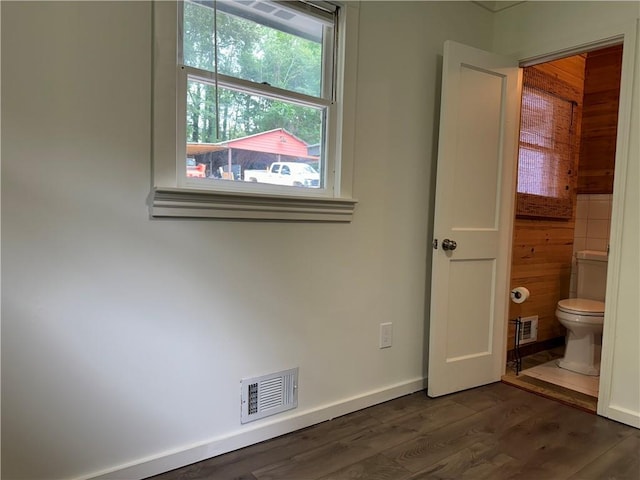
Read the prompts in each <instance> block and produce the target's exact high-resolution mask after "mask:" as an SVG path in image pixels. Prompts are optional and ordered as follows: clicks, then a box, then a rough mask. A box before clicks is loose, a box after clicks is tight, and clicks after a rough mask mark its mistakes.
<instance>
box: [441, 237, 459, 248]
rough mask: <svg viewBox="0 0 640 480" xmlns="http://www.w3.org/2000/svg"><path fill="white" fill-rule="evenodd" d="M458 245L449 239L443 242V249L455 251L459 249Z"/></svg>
mask: <svg viewBox="0 0 640 480" xmlns="http://www.w3.org/2000/svg"><path fill="white" fill-rule="evenodd" d="M457 246H458V244H457V243H456V242H454V241H453V240H449V239H448V238H445V239H444V240H443V241H442V249H443V250H455V249H456V248H457Z"/></svg>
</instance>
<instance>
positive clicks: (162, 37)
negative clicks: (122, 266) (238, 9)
mask: <svg viewBox="0 0 640 480" xmlns="http://www.w3.org/2000/svg"><path fill="white" fill-rule="evenodd" d="M339 6H340V8H341V13H340V15H339V17H338V18H339V20H338V25H337V35H336V37H337V42H338V48H336V56H337V58H336V61H335V65H334V68H335V73H334V75H335V78H336V91H335V99H334V100H333V101H332V108H330V109H328V111H329V112H331V113H330V114H329V115H328V118H327V120H326V121H327V123H328V124H329V125H328V126H327V129H328V131H330V129H331V128H333V129H334V130H335V134H333V135H328V137H330V138H328V139H327V143H326V146H325V148H326V154H325V162H326V164H325V165H326V167H325V170H326V174H325V182H327V183H325V188H324V189H303V188H300V189H298V188H295V189H294V188H291V187H281V186H277V185H269V184H259V185H260V186H259V188H255V187H256V184H255V183H253V184H249V183H248V184H246V185H245V184H242V185H236V186H232V187H229V185H225V184H226V183H227V182H198V181H193V180H192V179H188V178H187V177H186V169H185V161H184V160H183V159H185V158H186V128H185V127H184V126H182V125H181V124H180V123H179V122H182V123H185V124H186V121H185V119H186V86H187V85H186V82H187V74H188V69H189V67H183V66H182V65H180V64H179V57H178V53H179V52H178V46H179V45H178V35H179V33H180V32H181V26H180V25H179V21H180V20H181V15H180V8H181V7H180V5H179V4H178V2H173V1H172V2H167V1H154V2H153V92H152V95H153V112H152V188H151V194H150V198H149V208H150V215H151V217H152V218H156V217H188V218H223V219H226V218H234V219H247V220H252V219H253V220H288V221H290V220H293V221H321V222H350V221H351V220H352V216H353V211H354V208H355V204H356V203H357V200H355V199H354V198H353V196H352V184H353V151H354V129H355V122H354V120H355V78H356V71H355V68H356V65H357V61H356V56H357V28H358V22H357V20H358V11H357V9H358V8H359V7H358V5H357V3H354V2H346V3H344V4H340V5H339ZM219 78H221V79H222V80H224V78H223V77H221V76H219ZM236 81H237V80H236ZM222 83H223V82H220V83H219V84H220V85H222ZM266 88H267V90H268V91H269V92H270V93H273V95H274V96H277V95H278V94H279V93H278V90H280V89H277V88H275V87H266ZM183 93H184V95H183ZM181 95H182V96H183V97H185V98H184V99H182V98H181ZM181 132H182V133H181ZM328 182H331V184H329V183H328ZM203 183H204V184H203ZM207 183H208V184H207ZM229 183H231V182H229ZM238 183H240V182H238ZM242 183H243V182H242ZM238 187H239V188H238Z"/></svg>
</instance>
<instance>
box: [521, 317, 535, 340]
mask: <svg viewBox="0 0 640 480" xmlns="http://www.w3.org/2000/svg"><path fill="white" fill-rule="evenodd" d="M520 321H521V322H522V324H521V325H520V345H523V344H525V343H531V342H535V341H536V340H537V339H538V316H537V315H534V316H533V317H522V318H521V319H520Z"/></svg>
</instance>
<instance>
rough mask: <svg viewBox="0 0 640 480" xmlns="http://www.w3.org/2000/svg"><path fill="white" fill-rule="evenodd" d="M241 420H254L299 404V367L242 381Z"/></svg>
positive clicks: (244, 421)
mask: <svg viewBox="0 0 640 480" xmlns="http://www.w3.org/2000/svg"><path fill="white" fill-rule="evenodd" d="M241 384H242V393H241V406H242V412H241V415H240V421H241V422H242V423H247V422H252V421H254V420H258V419H259V418H264V417H268V416H269V415H275V414H276V413H280V412H284V411H286V410H291V409H292V408H296V407H297V406H298V369H297V368H292V369H291V370H284V371H282V372H277V373H271V374H269V375H263V376H261V377H254V378H245V379H243V380H242V382H241Z"/></svg>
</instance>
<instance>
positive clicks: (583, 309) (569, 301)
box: [558, 298, 604, 317]
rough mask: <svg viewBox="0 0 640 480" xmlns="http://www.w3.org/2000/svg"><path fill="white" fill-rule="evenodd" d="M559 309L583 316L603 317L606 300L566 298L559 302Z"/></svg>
mask: <svg viewBox="0 0 640 480" xmlns="http://www.w3.org/2000/svg"><path fill="white" fill-rule="evenodd" d="M558 310H560V311H561V312H564V313H568V314H570V315H580V316H582V317H602V316H604V302H599V301H597V300H588V299H586V298H565V299H564V300H560V301H559V302H558Z"/></svg>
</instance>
